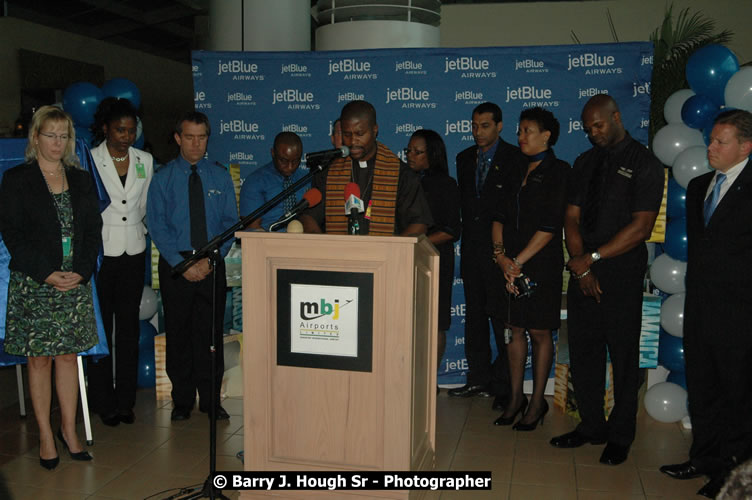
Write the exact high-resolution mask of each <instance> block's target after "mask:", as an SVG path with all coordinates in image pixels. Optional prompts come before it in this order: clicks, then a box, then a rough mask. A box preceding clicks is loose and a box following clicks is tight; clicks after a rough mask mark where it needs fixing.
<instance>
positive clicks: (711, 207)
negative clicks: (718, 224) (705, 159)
mask: <svg viewBox="0 0 752 500" xmlns="http://www.w3.org/2000/svg"><path fill="white" fill-rule="evenodd" d="M725 181H726V174H717V175H716V176H715V186H713V192H711V193H710V196H708V197H707V198H705V209H704V210H703V215H704V216H705V225H706V226H707V225H708V222H709V221H710V218H711V217H712V216H713V212H715V207H717V206H718V199H719V198H720V196H721V185H723V183H724V182H725Z"/></svg>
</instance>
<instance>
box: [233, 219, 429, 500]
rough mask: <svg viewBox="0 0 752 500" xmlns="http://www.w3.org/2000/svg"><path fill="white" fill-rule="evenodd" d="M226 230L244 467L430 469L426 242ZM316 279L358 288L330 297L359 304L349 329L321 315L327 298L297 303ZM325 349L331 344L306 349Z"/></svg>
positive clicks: (344, 312)
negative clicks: (238, 321) (239, 359)
mask: <svg viewBox="0 0 752 500" xmlns="http://www.w3.org/2000/svg"><path fill="white" fill-rule="evenodd" d="M237 236H238V237H239V238H240V239H241V243H242V253H243V337H244V340H243V370H244V374H243V379H244V385H245V387H244V396H243V424H244V445H245V446H244V449H245V470H247V471H295V470H304V471H390V470H402V471H424V470H432V469H433V467H434V455H435V450H436V371H437V367H436V337H437V334H436V332H437V322H436V320H437V307H438V273H439V256H438V253H437V252H436V249H435V248H434V247H433V245H431V243H429V242H428V240H427V239H426V238H425V237H420V238H414V237H375V236H350V235H346V236H337V235H314V234H287V233H261V232H240V233H237ZM320 278H323V282H324V285H323V286H324V287H325V288H323V289H322V290H323V291H324V292H327V293H328V291H330V290H333V291H335V292H338V291H339V290H340V289H341V290H344V291H346V292H348V293H349V292H355V293H356V294H357V297H358V300H357V301H355V302H352V303H348V302H347V301H346V300H339V299H337V300H339V302H338V305H339V309H338V310H337V312H338V314H340V315H341V317H340V318H339V320H342V321H345V316H348V315H352V314H353V313H354V312H355V311H356V310H357V311H358V319H359V320H360V323H359V324H358V328H357V329H354V330H357V332H351V331H350V328H349V327H340V326H338V325H335V324H334V323H332V322H331V321H330V317H332V316H333V314H329V316H326V317H323V315H324V314H325V313H327V312H331V311H333V308H332V307H329V306H330V305H332V303H333V301H330V300H329V299H326V300H325V299H324V298H322V299H321V301H320V304H319V302H318V301H314V300H309V301H307V302H301V299H300V298H299V295H298V294H299V293H309V292H310V293H314V295H315V293H317V292H319V291H320V290H318V289H316V287H317V286H319V283H318V281H317V280H319V279H320ZM301 283H302V285H301ZM326 287H330V288H326ZM301 290H302V292H301ZM311 290H313V292H311ZM369 290H370V291H371V292H370V294H369ZM296 300H297V301H298V303H294V301H296ZM302 304H305V306H304V305H302ZM312 304H316V305H315V306H314V305H312ZM354 304H357V307H354ZM319 305H320V306H321V307H320V308H319ZM369 313H370V316H369ZM300 315H302V317H303V319H300V318H299V316H300ZM313 317H316V319H311V318H313ZM364 319H368V320H369V321H364ZM309 320H310V321H309ZM303 327H311V328H312V329H314V330H315V329H318V330H316V331H315V332H314V333H313V334H312V335H313V337H312V338H311V335H309V334H310V333H311V328H306V329H304V328H303ZM338 328H339V330H338ZM322 332H323V333H322ZM355 333H357V341H356V342H355V344H357V348H355V347H353V343H352V341H353V338H352V335H353V334H355ZM327 335H330V336H331V337H332V338H327ZM291 336H292V337H293V338H292V341H291V339H290V337H291ZM348 336H349V337H348ZM348 339H349V340H348ZM330 348H332V349H335V350H336V349H340V350H341V351H337V354H322V353H321V352H314V351H321V350H327V349H330ZM348 350H349V351H348ZM312 352H313V353H312ZM342 352H344V353H345V354H344V355H341V354H342ZM429 493H434V494H435V492H428V491H412V492H408V491H354V490H348V491H336V492H335V491H269V492H266V491H243V492H242V494H241V498H246V499H250V498H261V497H264V498H268V497H270V496H272V497H277V498H296V499H297V498H338V499H345V498H356V499H364V498H425V497H426V496H427V495H428V494H429Z"/></svg>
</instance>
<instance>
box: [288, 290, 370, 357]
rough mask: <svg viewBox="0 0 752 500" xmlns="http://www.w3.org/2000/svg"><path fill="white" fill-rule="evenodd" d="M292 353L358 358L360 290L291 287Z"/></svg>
mask: <svg viewBox="0 0 752 500" xmlns="http://www.w3.org/2000/svg"><path fill="white" fill-rule="evenodd" d="M290 301H291V302H290V306H291V307H290V320H291V321H292V324H291V327H292V328H291V332H292V334H293V335H292V342H291V350H292V352H307V353H319V354H331V355H337V356H357V355H358V343H357V342H358V332H357V327H358V323H357V319H358V288H357V287H348V286H323V285H321V286H320V285H307V284H306V285H303V284H291V285H290Z"/></svg>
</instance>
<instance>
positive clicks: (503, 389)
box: [462, 245, 510, 397]
mask: <svg viewBox="0 0 752 500" xmlns="http://www.w3.org/2000/svg"><path fill="white" fill-rule="evenodd" d="M492 264H493V263H492V262H491V254H490V246H489V247H487V248H486V247H484V246H483V245H465V246H464V247H463V248H462V281H463V285H464V290H465V357H466V358H467V364H468V368H469V372H468V374H467V383H468V384H470V385H488V386H489V388H490V391H491V393H492V394H494V395H496V396H502V397H503V396H507V395H508V394H509V393H510V387H509V360H508V359H507V354H506V344H504V322H503V321H502V320H501V319H500V318H499V319H497V318H496V317H489V313H488V301H489V297H488V295H489V293H488V291H489V287H491V286H494V283H490V282H489V281H490V280H491V279H492V277H493V273H492V271H493V268H492V267H491V265H492ZM502 286H503V285H502ZM489 319H491V320H492V322H493V330H494V338H495V341H496V347H497V350H498V356H497V357H496V360H494V361H493V364H492V362H491V329H490V327H489V323H488V322H489Z"/></svg>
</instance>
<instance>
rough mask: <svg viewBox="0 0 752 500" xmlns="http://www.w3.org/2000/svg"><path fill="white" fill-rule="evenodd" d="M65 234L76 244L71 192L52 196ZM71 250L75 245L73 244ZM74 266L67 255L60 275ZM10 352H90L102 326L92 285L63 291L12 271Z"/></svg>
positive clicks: (7, 343) (7, 344) (8, 324)
mask: <svg viewBox="0 0 752 500" xmlns="http://www.w3.org/2000/svg"><path fill="white" fill-rule="evenodd" d="M53 196H54V198H55V205H56V206H57V209H58V217H59V218H60V226H61V232H62V235H63V236H64V237H65V236H68V237H70V238H71V242H72V241H73V207H72V205H71V199H70V193H69V192H68V191H65V192H63V193H60V194H55V195H53ZM71 248H73V244H72V243H71ZM72 267H73V252H70V255H68V256H67V257H65V256H64V257H63V265H62V269H61V271H70V270H71V269H72ZM5 333H6V338H5V352H7V353H8V354H15V355H17V356H55V355H58V354H70V353H78V352H82V351H86V350H87V349H89V348H91V347H92V346H94V345H96V343H97V341H98V339H97V324H96V320H95V318H94V303H93V301H92V296H91V282H87V283H86V284H81V285H78V286H77V287H76V288H74V289H73V290H69V291H67V292H60V291H58V290H56V289H55V288H53V287H52V286H51V285H48V284H47V283H42V284H39V283H37V282H36V281H34V280H33V279H31V278H30V277H29V276H27V275H26V274H24V273H21V272H19V271H11V273H10V283H9V284H8V309H7V320H6V330H5Z"/></svg>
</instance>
